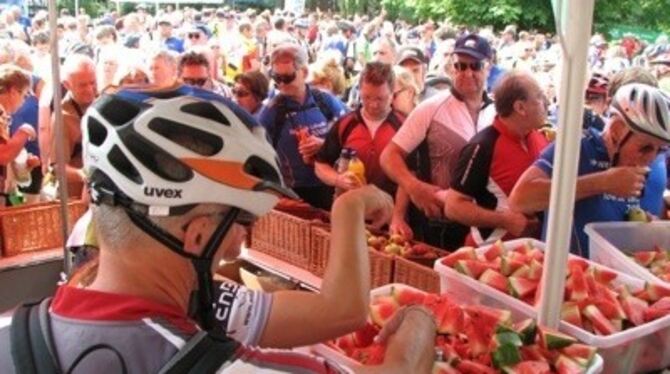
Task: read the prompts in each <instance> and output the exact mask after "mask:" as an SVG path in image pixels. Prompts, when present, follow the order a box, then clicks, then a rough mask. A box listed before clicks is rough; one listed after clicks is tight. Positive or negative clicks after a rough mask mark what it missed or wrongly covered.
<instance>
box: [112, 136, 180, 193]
mask: <svg viewBox="0 0 670 374" xmlns="http://www.w3.org/2000/svg"><path fill="white" fill-rule="evenodd" d="M123 142H124V144H125V145H126V147H128V150H130V152H131V153H132V154H133V156H135V158H137V160H139V161H140V162H141V163H142V165H144V167H146V168H147V169H149V170H150V171H151V172H153V173H154V174H156V175H158V176H159V177H161V178H163V179H167V180H168V181H170V182H186V181H188V180H190V179H191V178H193V171H192V170H191V169H190V168H189V167H188V166H186V165H184V164H183V163H182V162H181V161H179V160H178V159H176V158H175V157H174V156H172V155H170V154H169V153H167V152H165V151H164V150H162V149H161V148H160V147H157V146H156V145H154V144H152V143H150V142H148V141H146V140H145V139H144V138H141V137H140V136H139V135H137V134H136V133H129V134H127V135H126V136H124V137H123Z"/></svg>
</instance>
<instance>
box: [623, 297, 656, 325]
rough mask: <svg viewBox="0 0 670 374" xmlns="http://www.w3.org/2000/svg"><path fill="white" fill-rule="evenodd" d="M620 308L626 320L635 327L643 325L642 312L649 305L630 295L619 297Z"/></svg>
mask: <svg viewBox="0 0 670 374" xmlns="http://www.w3.org/2000/svg"><path fill="white" fill-rule="evenodd" d="M621 306H622V307H623V310H624V312H625V313H626V318H627V319H628V320H629V321H630V322H631V323H632V324H633V325H635V326H639V325H641V324H643V323H644V314H643V312H644V311H645V310H646V309H647V307H648V306H649V304H647V302H646V301H644V300H642V299H639V298H637V297H635V296H633V295H631V294H627V295H623V294H622V296H621Z"/></svg>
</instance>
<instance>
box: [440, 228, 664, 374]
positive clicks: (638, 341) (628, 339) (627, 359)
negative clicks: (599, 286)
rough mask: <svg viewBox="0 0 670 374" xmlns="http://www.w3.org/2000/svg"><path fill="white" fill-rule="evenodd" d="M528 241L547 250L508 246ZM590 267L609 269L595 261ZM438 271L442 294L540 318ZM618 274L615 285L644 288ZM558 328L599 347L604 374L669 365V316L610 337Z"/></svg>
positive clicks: (457, 275) (512, 301)
mask: <svg viewBox="0 0 670 374" xmlns="http://www.w3.org/2000/svg"><path fill="white" fill-rule="evenodd" d="M528 241H531V242H532V243H533V246H535V247H536V248H539V249H542V250H544V248H545V244H544V243H542V242H540V241H537V240H533V239H517V240H512V241H509V242H506V243H505V245H506V246H507V247H508V248H514V247H516V246H519V245H522V244H524V243H526V242H528ZM489 247H490V246H485V247H481V248H478V249H477V252H478V253H482V252H484V251H486V250H487V249H488V248H489ZM591 264H592V265H593V266H597V267H604V268H606V267H605V266H602V265H599V264H595V263H593V262H591ZM435 270H436V271H437V272H438V273H439V274H440V289H441V292H442V293H446V294H448V295H451V296H453V297H455V298H456V300H458V301H459V302H461V303H464V304H482V305H486V306H491V307H495V308H501V309H509V310H511V311H512V313H515V314H516V313H519V314H521V315H522V316H523V317H531V318H537V315H538V312H537V309H536V308H535V307H534V306H532V305H529V304H526V303H524V302H523V301H521V300H518V299H516V298H514V297H512V296H510V295H508V294H506V293H503V292H500V291H498V290H496V289H494V288H492V287H489V286H487V285H485V284H484V283H481V282H479V281H478V280H476V279H473V278H470V277H468V276H466V275H463V274H461V273H459V272H457V271H456V270H454V269H451V268H449V267H447V266H446V265H443V264H442V261H441V259H438V260H437V261H435ZM615 272H616V273H617V279H616V280H615V281H614V284H620V283H623V284H627V285H629V286H631V288H632V289H633V290H638V289H641V288H643V287H644V281H643V280H641V279H638V278H634V277H631V276H628V275H626V274H623V273H621V272H619V271H615ZM559 329H560V330H561V331H563V332H565V333H567V334H570V335H572V336H574V337H575V338H577V339H579V340H580V341H582V342H583V343H585V344H589V345H592V346H594V347H597V348H598V353H599V354H600V355H601V356H602V358H603V360H604V361H605V367H604V372H605V373H638V372H646V371H651V370H657V369H662V368H665V367H668V366H670V315H669V316H665V317H663V318H660V319H657V320H655V321H652V322H649V323H645V324H644V325H641V326H636V327H634V328H630V329H627V330H625V331H621V332H618V333H616V334H612V335H608V336H600V335H595V334H593V333H590V332H588V331H586V330H583V329H581V328H579V327H577V326H574V325H572V324H569V323H567V322H563V321H561V323H560V326H559Z"/></svg>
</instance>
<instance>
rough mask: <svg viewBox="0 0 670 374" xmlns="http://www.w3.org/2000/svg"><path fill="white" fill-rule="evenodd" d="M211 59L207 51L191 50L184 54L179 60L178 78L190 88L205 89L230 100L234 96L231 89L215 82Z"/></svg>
mask: <svg viewBox="0 0 670 374" xmlns="http://www.w3.org/2000/svg"><path fill="white" fill-rule="evenodd" d="M210 57H211V56H208V55H207V53H206V52H205V51H202V52H200V51H198V50H191V51H189V52H186V53H184V54H183V55H182V56H181V58H180V59H179V65H178V66H177V76H178V78H179V80H181V81H182V82H184V83H185V84H188V85H189V86H194V87H198V88H204V89H206V90H209V91H212V92H214V93H217V94H219V95H221V96H224V97H227V98H230V97H231V96H232V94H231V92H230V89H229V88H228V87H227V86H226V85H224V84H221V83H219V82H216V81H214V80H213V79H212V77H211V74H212V69H211V68H210V66H211V65H210Z"/></svg>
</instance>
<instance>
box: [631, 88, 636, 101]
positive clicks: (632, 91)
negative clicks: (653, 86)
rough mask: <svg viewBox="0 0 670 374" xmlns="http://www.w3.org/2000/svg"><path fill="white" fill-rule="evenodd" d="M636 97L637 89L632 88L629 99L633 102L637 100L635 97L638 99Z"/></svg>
mask: <svg viewBox="0 0 670 374" xmlns="http://www.w3.org/2000/svg"><path fill="white" fill-rule="evenodd" d="M636 98H637V90H635V89H633V90H630V98H629V100H630V101H631V102H635V99H636Z"/></svg>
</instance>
